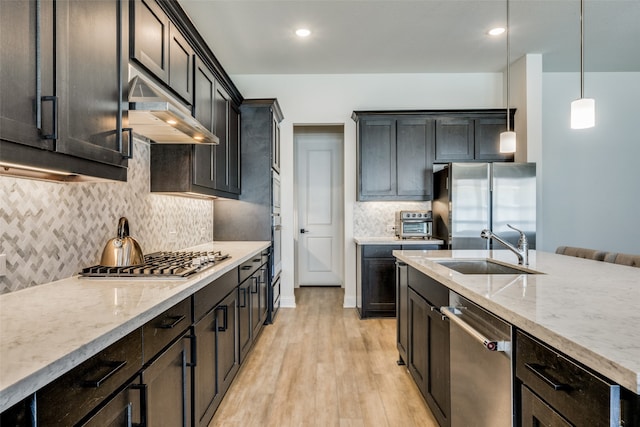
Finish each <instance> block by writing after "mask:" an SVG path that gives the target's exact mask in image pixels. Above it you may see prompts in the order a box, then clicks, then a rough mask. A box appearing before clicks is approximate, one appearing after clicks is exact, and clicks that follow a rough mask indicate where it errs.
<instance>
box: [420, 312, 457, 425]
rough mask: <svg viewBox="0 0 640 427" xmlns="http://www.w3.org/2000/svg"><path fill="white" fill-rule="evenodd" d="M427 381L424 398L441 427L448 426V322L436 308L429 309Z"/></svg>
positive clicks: (449, 390)
mask: <svg viewBox="0 0 640 427" xmlns="http://www.w3.org/2000/svg"><path fill="white" fill-rule="evenodd" d="M428 315H429V325H428V327H429V331H428V338H429V356H428V363H429V368H428V369H429V370H428V372H429V379H428V384H427V394H426V395H425V398H426V400H427V404H428V405H429V407H430V408H431V412H433V415H434V416H435V417H436V419H437V420H438V423H439V424H440V426H442V427H446V426H448V425H450V423H451V419H450V412H451V409H450V408H451V384H450V382H451V378H450V372H449V322H448V321H446V320H444V319H443V318H442V315H441V314H440V311H439V310H438V307H433V308H432V307H431V306H430V307H429V312H428Z"/></svg>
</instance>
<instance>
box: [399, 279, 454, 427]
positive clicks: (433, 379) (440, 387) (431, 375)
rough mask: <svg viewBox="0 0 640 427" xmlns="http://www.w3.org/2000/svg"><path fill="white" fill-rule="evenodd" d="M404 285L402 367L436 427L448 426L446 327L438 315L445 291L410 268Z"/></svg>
mask: <svg viewBox="0 0 640 427" xmlns="http://www.w3.org/2000/svg"><path fill="white" fill-rule="evenodd" d="M407 283H408V303H407V305H408V307H407V314H406V316H407V319H406V323H407V328H408V331H407V343H406V347H407V349H406V351H407V357H406V363H407V365H408V368H409V372H410V373H411V376H412V377H413V379H414V381H415V382H416V384H417V385H418V388H419V389H420V392H421V393H422V395H423V396H424V398H425V400H426V402H427V404H428V405H429V408H430V409H431V412H432V413H433V415H434V416H435V418H436V420H437V421H438V423H439V424H440V426H443V427H444V426H449V425H450V423H451V419H450V414H451V379H450V371H449V358H450V357H449V356H450V354H449V323H448V322H447V321H446V320H445V319H444V318H443V316H442V315H441V314H440V311H439V309H440V307H441V306H446V305H448V302H449V291H448V289H447V288H446V287H445V286H444V285H442V284H441V283H439V282H437V281H435V280H433V279H431V278H430V277H428V276H426V275H424V274H422V273H420V272H419V271H417V270H416V269H414V268H413V267H408V270H407ZM400 325H401V323H400ZM399 336H400V332H399Z"/></svg>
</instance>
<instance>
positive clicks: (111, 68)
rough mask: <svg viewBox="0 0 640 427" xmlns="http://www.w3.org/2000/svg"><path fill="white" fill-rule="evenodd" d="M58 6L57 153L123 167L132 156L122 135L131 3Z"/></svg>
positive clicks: (123, 0)
mask: <svg viewBox="0 0 640 427" xmlns="http://www.w3.org/2000/svg"><path fill="white" fill-rule="evenodd" d="M55 5H56V95H57V98H58V107H59V111H58V121H59V126H58V135H57V136H58V139H57V142H56V151H58V152H61V153H65V154H70V155H72V156H75V157H79V158H82V159H89V160H93V161H96V162H101V163H106V164H110V165H116V166H123V167H124V166H126V165H127V156H129V155H130V154H131V153H130V152H129V146H130V144H129V143H130V141H129V138H123V135H122V118H123V99H124V96H123V95H124V89H123V79H126V76H127V65H128V62H127V60H126V57H125V56H124V52H126V49H125V48H124V46H125V45H124V41H125V40H128V38H129V37H128V34H129V33H128V28H129V27H128V22H129V19H128V10H129V8H128V2H127V1H126V0H121V1H113V0H99V1H98V0H96V1H90V2H83V1H64V2H63V1H59V2H56V3H55ZM130 136H131V135H130V134H129V135H128V137H130Z"/></svg>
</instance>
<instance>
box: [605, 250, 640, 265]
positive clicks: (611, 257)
mask: <svg viewBox="0 0 640 427" xmlns="http://www.w3.org/2000/svg"><path fill="white" fill-rule="evenodd" d="M604 261H605V262H612V263H615V264H622V265H628V266H631V267H640V255H631V254H619V253H616V252H608V253H607V254H606V255H605V257H604Z"/></svg>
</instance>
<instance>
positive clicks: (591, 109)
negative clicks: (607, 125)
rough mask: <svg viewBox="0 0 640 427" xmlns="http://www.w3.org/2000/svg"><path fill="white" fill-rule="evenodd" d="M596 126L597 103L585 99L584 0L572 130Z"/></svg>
mask: <svg viewBox="0 0 640 427" xmlns="http://www.w3.org/2000/svg"><path fill="white" fill-rule="evenodd" d="M595 124H596V101H595V100H594V99H592V98H585V97H584V0H580V99H576V100H575V101H573V102H572V103H571V129H587V128H592V127H594V126H595Z"/></svg>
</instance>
